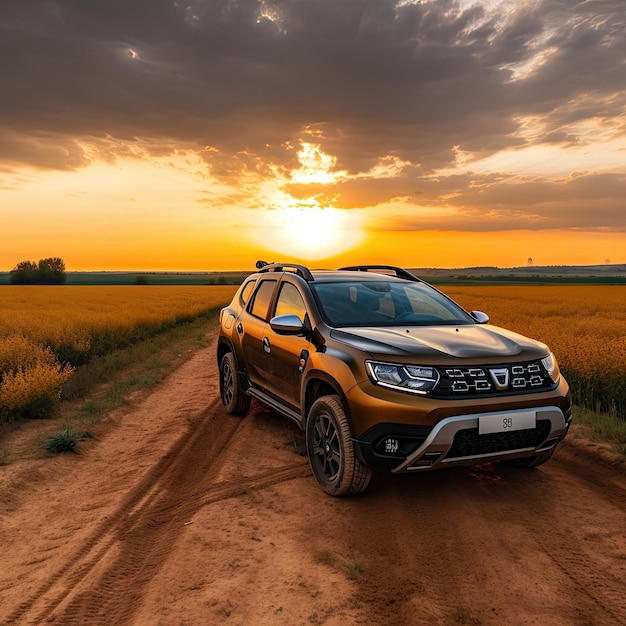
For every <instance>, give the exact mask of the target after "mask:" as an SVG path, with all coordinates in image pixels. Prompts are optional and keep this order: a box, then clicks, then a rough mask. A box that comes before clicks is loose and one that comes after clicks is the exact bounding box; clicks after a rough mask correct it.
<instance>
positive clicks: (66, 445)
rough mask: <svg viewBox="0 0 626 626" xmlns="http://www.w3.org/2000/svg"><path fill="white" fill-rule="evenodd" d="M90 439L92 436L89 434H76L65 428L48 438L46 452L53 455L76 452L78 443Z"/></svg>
mask: <svg viewBox="0 0 626 626" xmlns="http://www.w3.org/2000/svg"><path fill="white" fill-rule="evenodd" d="M91 437H93V435H92V434H91V433H90V432H87V431H86V432H77V431H75V430H72V429H71V428H69V427H66V428H64V429H63V430H62V431H61V432H59V433H54V434H52V435H50V436H49V437H48V441H47V443H46V450H47V451H48V452H52V453H53V454H59V453H61V452H76V446H77V445H78V442H79V441H83V440H84V439H86V438H91Z"/></svg>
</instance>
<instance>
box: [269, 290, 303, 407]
mask: <svg viewBox="0 0 626 626" xmlns="http://www.w3.org/2000/svg"><path fill="white" fill-rule="evenodd" d="M279 315H295V316H297V317H298V318H299V319H300V321H301V322H302V323H303V325H304V324H306V325H308V323H309V315H308V312H307V309H306V305H305V304H304V299H303V297H302V294H301V293H300V291H299V289H298V288H297V287H296V286H295V285H294V284H293V283H291V282H288V281H283V282H282V284H281V285H280V287H279V291H278V296H277V298H276V303H275V304H274V306H273V307H272V314H271V315H270V319H271V318H273V317H276V316H279ZM264 333H265V335H264V341H265V345H266V346H267V347H268V348H269V352H267V351H266V363H267V369H266V382H267V387H268V390H269V391H270V392H271V394H272V395H273V396H275V397H276V398H277V399H279V400H280V401H281V402H283V403H284V404H288V405H289V406H291V407H292V408H294V409H295V410H299V407H300V385H301V381H302V372H303V371H304V366H305V365H306V361H307V359H308V352H309V347H310V341H309V333H308V332H304V333H302V334H301V335H283V334H279V333H276V332H274V330H272V327H271V325H270V324H267V326H266V327H265V331H264Z"/></svg>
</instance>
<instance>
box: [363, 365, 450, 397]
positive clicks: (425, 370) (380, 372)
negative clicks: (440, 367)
mask: <svg viewBox="0 0 626 626" xmlns="http://www.w3.org/2000/svg"><path fill="white" fill-rule="evenodd" d="M366 364H367V369H368V370H369V373H370V376H371V377H372V380H373V381H374V382H375V383H376V384H378V385H380V386H381V387H389V388H390V389H397V390H398V391H408V392H410V393H420V394H426V393H428V392H429V391H431V390H432V389H434V387H435V385H436V384H437V382H438V381H439V374H438V372H437V370H436V369H435V368H434V367H425V366H421V365H400V364H398V365H396V364H394V363H379V362H377V361H366Z"/></svg>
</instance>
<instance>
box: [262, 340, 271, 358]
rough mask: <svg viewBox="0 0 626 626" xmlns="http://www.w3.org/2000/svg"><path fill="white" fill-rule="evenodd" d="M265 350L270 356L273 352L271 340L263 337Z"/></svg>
mask: <svg viewBox="0 0 626 626" xmlns="http://www.w3.org/2000/svg"><path fill="white" fill-rule="evenodd" d="M263 350H265V352H267V353H268V354H269V353H270V352H271V351H272V347H271V346H270V340H269V339H268V338H267V337H263Z"/></svg>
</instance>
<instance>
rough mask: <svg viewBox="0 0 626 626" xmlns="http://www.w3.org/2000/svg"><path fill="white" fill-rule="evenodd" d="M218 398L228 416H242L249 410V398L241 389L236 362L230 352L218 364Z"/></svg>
mask: <svg viewBox="0 0 626 626" xmlns="http://www.w3.org/2000/svg"><path fill="white" fill-rule="evenodd" d="M220 397H221V398H222V405H223V406H224V409H225V410H226V413H228V414H230V415H244V414H245V413H247V412H248V409H249V408H250V401H251V398H250V396H249V395H248V394H246V393H244V392H243V390H242V389H241V384H240V382H239V376H238V375H237V362H236V361H235V355H234V354H233V353H232V352H227V353H226V354H225V355H224V356H223V357H222V360H221V362H220Z"/></svg>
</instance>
